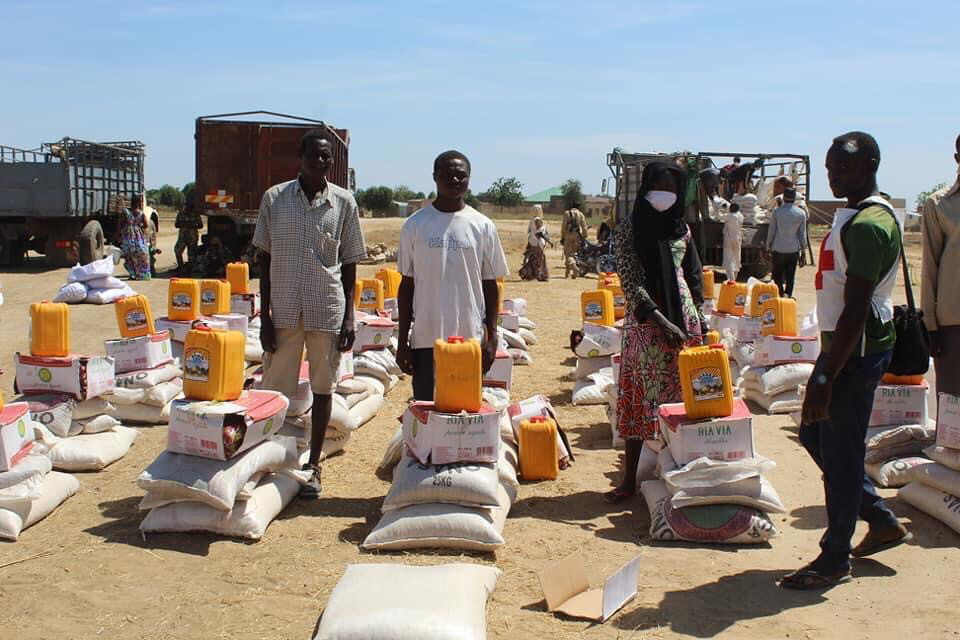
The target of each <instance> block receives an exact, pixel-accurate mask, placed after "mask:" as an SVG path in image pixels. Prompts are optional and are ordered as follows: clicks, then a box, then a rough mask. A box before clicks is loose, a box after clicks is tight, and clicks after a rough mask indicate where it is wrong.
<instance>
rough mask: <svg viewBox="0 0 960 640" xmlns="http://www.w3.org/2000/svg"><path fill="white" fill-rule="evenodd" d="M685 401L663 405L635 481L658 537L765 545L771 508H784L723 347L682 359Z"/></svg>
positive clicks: (692, 350)
mask: <svg viewBox="0 0 960 640" xmlns="http://www.w3.org/2000/svg"><path fill="white" fill-rule="evenodd" d="M679 368H680V381H681V387H682V390H683V399H684V401H683V403H677V404H664V405H661V406H660V416H659V421H660V440H659V441H656V442H645V443H644V447H643V450H642V453H641V464H640V469H639V470H638V478H650V479H647V480H645V481H644V482H642V483H641V485H640V490H641V492H642V493H643V495H644V498H645V499H646V502H647V507H648V509H649V511H650V536H651V537H652V538H653V539H655V540H683V541H688V542H703V543H722V544H760V543H764V542H766V541H768V540H770V539H771V538H773V537H774V536H776V535H777V530H776V527H774V525H773V522H771V520H770V518H769V516H768V515H767V514H768V513H784V512H785V511H786V510H785V508H784V506H783V504H782V502H781V501H780V498H779V496H778V495H777V493H776V491H775V490H774V488H773V486H772V485H771V484H770V482H769V481H768V480H767V479H766V477H765V475H766V474H767V473H769V471H770V470H771V469H772V468H774V466H775V465H774V463H773V462H772V461H770V460H767V459H765V458H761V457H759V456H758V455H757V453H756V451H755V448H754V441H753V424H752V418H751V416H750V411H749V409H748V408H747V406H746V404H745V403H744V401H743V400H742V399H740V398H736V397H735V396H734V390H733V384H732V379H731V378H732V376H731V372H730V363H729V360H728V358H727V354H726V352H725V349H724V347H723V346H721V345H711V346H704V347H694V348H690V349H684V350H683V351H681V352H680V356H679Z"/></svg>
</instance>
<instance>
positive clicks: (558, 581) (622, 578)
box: [538, 554, 640, 622]
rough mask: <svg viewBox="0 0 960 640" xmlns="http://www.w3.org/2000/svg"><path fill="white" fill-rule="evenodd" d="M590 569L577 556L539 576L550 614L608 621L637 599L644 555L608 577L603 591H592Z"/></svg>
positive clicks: (540, 573)
mask: <svg viewBox="0 0 960 640" xmlns="http://www.w3.org/2000/svg"><path fill="white" fill-rule="evenodd" d="M586 566H587V565H586V562H584V560H583V558H582V557H581V556H579V555H578V554H574V555H571V556H568V557H567V558H565V559H563V560H560V561H558V562H554V563H553V564H551V565H549V566H548V567H546V568H545V569H543V570H542V571H540V572H539V573H538V577H539V578H540V588H541V590H542V591H543V599H544V600H546V602H547V611H550V612H558V613H562V614H564V615H567V616H570V617H571V618H581V619H586V620H595V621H597V622H605V621H606V620H608V619H609V618H610V616H612V615H613V614H615V613H616V612H617V611H619V610H620V609H621V608H623V606H624V605H625V604H627V603H628V602H630V601H631V600H633V599H634V598H635V597H636V595H637V581H638V578H639V576H640V556H637V557H636V558H634V559H633V560H631V561H630V562H628V563H627V564H625V565H623V566H622V567H621V568H620V569H618V570H617V571H616V572H614V573H613V574H612V575H610V576H608V577H607V579H606V580H604V581H603V588H601V589H591V588H590V582H589V580H587V569H586Z"/></svg>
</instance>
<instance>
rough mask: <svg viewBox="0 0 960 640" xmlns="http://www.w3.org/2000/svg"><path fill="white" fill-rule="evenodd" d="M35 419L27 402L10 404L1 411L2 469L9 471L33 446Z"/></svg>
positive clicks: (0, 444)
mask: <svg viewBox="0 0 960 640" xmlns="http://www.w3.org/2000/svg"><path fill="white" fill-rule="evenodd" d="M34 437H35V434H34V432H33V419H32V418H31V417H30V405H29V404H27V403H26V402H14V403H11V404H8V405H7V406H5V407H4V408H3V410H2V411H0V471H9V470H10V469H12V468H13V467H14V465H16V464H17V463H18V462H20V460H22V459H23V457H24V456H25V455H27V454H28V453H30V449H31V448H32V447H33V439H34Z"/></svg>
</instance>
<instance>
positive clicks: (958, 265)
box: [921, 136, 960, 396]
mask: <svg viewBox="0 0 960 640" xmlns="http://www.w3.org/2000/svg"><path fill="white" fill-rule="evenodd" d="M954 150H955V153H954V155H953V159H954V160H956V162H957V171H958V176H957V179H956V181H955V182H954V183H953V185H952V186H949V187H946V188H944V189H941V190H940V191H937V192H936V193H934V194H933V195H931V196H930V197H929V198H927V200H926V202H924V203H923V272H922V276H921V306H922V308H923V320H924V322H925V323H926V325H927V330H928V331H930V352H931V355H933V365H934V367H935V369H936V373H937V393H949V394H950V395H953V396H960V364H958V363H960V136H958V137H957V140H956V142H955V143H954Z"/></svg>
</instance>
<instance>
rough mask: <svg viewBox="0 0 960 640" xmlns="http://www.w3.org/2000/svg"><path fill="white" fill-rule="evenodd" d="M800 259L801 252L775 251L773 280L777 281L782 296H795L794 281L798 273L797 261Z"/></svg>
mask: <svg viewBox="0 0 960 640" xmlns="http://www.w3.org/2000/svg"><path fill="white" fill-rule="evenodd" d="M799 261H800V253H799V252H797V253H777V252H776V251H774V252H773V281H774V282H776V283H777V287H778V288H779V289H780V295H781V296H787V297H790V298H792V297H793V281H794V278H795V277H796V275H797V263H798V262H799Z"/></svg>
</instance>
